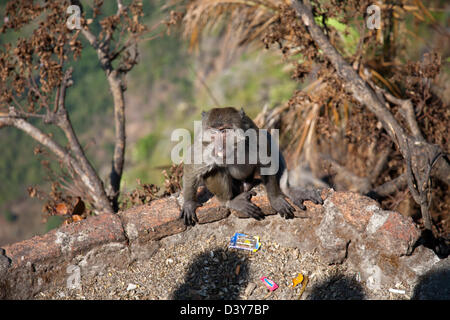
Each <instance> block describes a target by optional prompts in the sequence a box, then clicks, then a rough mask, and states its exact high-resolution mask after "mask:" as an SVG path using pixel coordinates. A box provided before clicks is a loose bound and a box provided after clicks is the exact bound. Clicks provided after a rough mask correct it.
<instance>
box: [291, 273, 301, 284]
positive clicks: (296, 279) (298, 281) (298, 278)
mask: <svg viewBox="0 0 450 320" xmlns="http://www.w3.org/2000/svg"><path fill="white" fill-rule="evenodd" d="M302 282H303V275H302V274H301V273H299V274H298V276H297V277H296V278H294V279H292V287H293V288H295V287H296V286H297V285H298V284H300V283H302Z"/></svg>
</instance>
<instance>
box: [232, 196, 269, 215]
mask: <svg viewBox="0 0 450 320" xmlns="http://www.w3.org/2000/svg"><path fill="white" fill-rule="evenodd" d="M255 195H256V192H255V191H248V192H242V193H241V194H239V195H238V196H236V197H235V198H234V199H233V200H230V201H228V203H227V207H228V208H230V209H234V210H236V211H239V212H242V213H244V214H246V215H248V216H249V217H252V218H255V219H256V220H262V219H264V214H263V212H262V211H261V208H259V207H258V206H256V205H255V204H253V203H252V202H251V201H250V200H251V198H252V197H253V196H255Z"/></svg>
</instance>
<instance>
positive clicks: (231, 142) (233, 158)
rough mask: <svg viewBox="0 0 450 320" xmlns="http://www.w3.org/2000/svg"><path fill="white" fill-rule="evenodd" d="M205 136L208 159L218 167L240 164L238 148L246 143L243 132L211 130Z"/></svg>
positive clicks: (204, 142)
mask: <svg viewBox="0 0 450 320" xmlns="http://www.w3.org/2000/svg"><path fill="white" fill-rule="evenodd" d="M203 135H204V140H203V144H204V146H205V147H206V148H205V149H204V150H205V152H206V156H207V158H209V159H211V161H212V162H214V163H215V164H218V165H220V164H236V163H238V162H237V156H238V155H237V151H238V150H240V149H239V147H238V146H239V145H240V144H241V143H242V142H243V141H245V137H244V136H243V131H242V130H237V129H228V128H227V129H221V130H220V129H217V128H209V129H207V130H206V131H205V132H203Z"/></svg>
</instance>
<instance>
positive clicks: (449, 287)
mask: <svg viewBox="0 0 450 320" xmlns="http://www.w3.org/2000/svg"><path fill="white" fill-rule="evenodd" d="M412 299H415V300H450V258H447V259H445V260H441V261H439V262H438V263H437V264H436V265H434V266H433V268H431V270H430V271H428V272H427V273H425V274H424V275H423V276H421V277H420V279H419V283H418V284H417V286H416V287H415V288H414V294H413V296H412Z"/></svg>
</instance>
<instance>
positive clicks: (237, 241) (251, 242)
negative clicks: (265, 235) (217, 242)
mask: <svg viewBox="0 0 450 320" xmlns="http://www.w3.org/2000/svg"><path fill="white" fill-rule="evenodd" d="M228 247H229V248H235V249H241V250H249V251H253V252H256V251H258V249H259V248H260V247H261V242H259V237H258V236H249V235H246V234H243V233H238V232H236V233H235V234H234V236H232V237H231V240H230V245H229V246H228Z"/></svg>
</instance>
